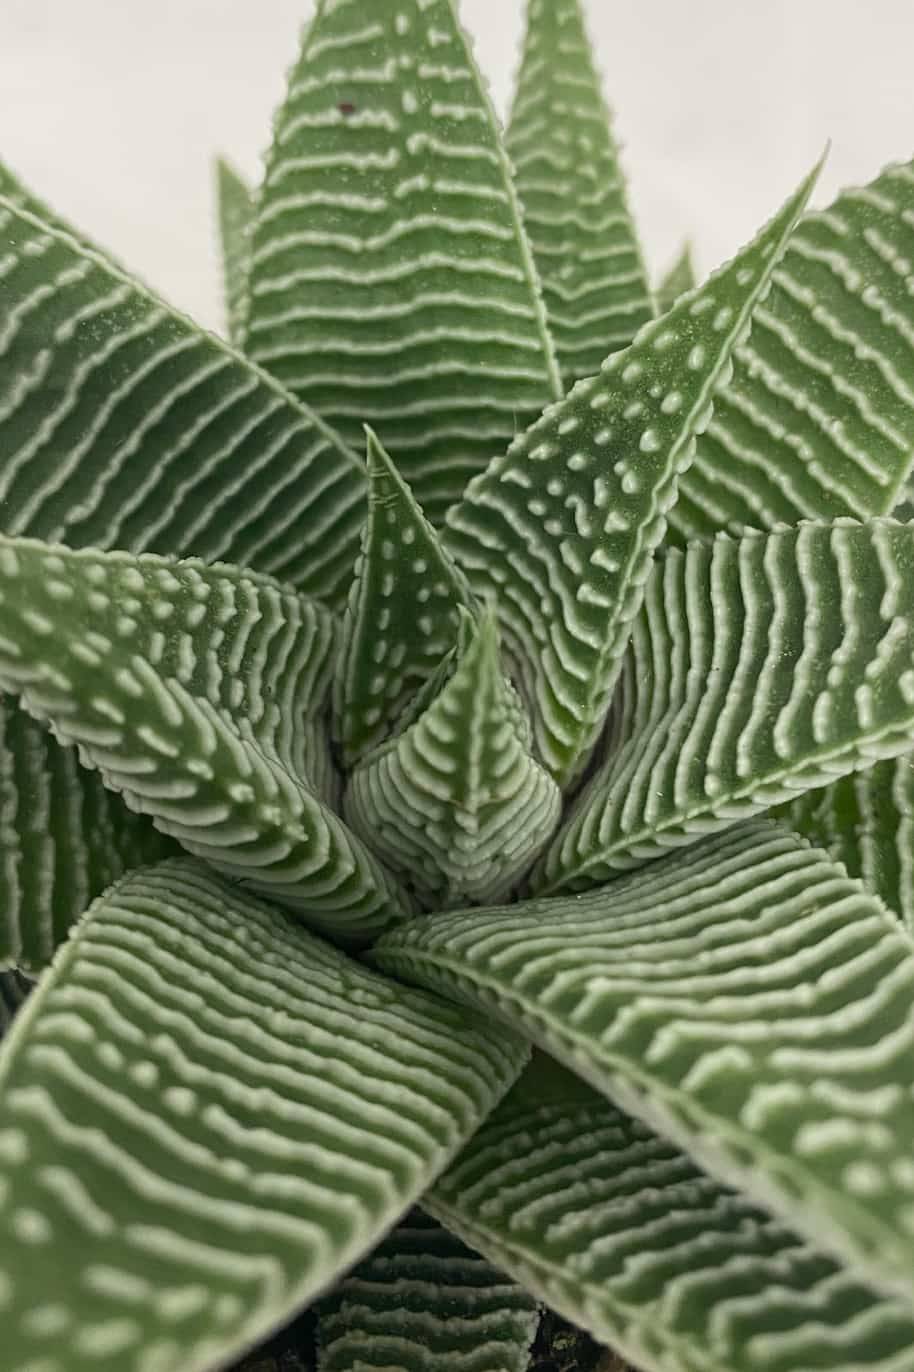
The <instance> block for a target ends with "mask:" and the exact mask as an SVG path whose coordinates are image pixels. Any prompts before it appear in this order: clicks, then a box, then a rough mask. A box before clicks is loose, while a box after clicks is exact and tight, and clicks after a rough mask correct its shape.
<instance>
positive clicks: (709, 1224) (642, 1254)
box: [423, 1079, 914, 1372]
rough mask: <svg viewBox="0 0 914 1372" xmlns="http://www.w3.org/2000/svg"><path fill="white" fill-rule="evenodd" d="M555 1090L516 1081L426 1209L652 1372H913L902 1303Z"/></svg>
mask: <svg viewBox="0 0 914 1372" xmlns="http://www.w3.org/2000/svg"><path fill="white" fill-rule="evenodd" d="M522 1080H523V1079H522ZM556 1086H557V1084H556V1083H555V1082H554V1081H553V1082H552V1083H551V1089H550V1095H549V1098H548V1099H546V1098H542V1099H541V1100H539V1101H534V1100H531V1099H525V1097H524V1094H523V1092H522V1091H521V1089H520V1087H515V1089H514V1091H512V1092H511V1093H510V1095H509V1096H508V1097H507V1098H506V1100H505V1101H504V1102H503V1104H502V1105H501V1106H499V1108H498V1110H496V1111H495V1113H494V1114H493V1115H491V1116H490V1117H489V1119H488V1120H487V1121H486V1123H485V1124H484V1125H483V1126H482V1128H481V1129H480V1130H479V1132H478V1133H477V1134H475V1135H474V1137H473V1139H472V1140H471V1141H470V1143H469V1144H468V1145H467V1147H466V1148H465V1149H464V1151H463V1152H462V1153H461V1154H460V1156H459V1157H458V1158H457V1161H456V1162H455V1163H454V1164H453V1165H452V1166H451V1167H450V1168H449V1169H448V1171H447V1172H445V1173H444V1175H443V1176H442V1177H441V1178H440V1179H439V1180H438V1182H437V1183H436V1185H435V1186H434V1187H433V1188H432V1190H431V1191H430V1192H429V1193H428V1195H427V1196H426V1197H425V1198H424V1199H423V1205H427V1206H429V1208H430V1209H431V1210H433V1211H434V1213H435V1214H437V1215H438V1216H439V1217H440V1218H441V1219H442V1220H443V1221H444V1222H445V1223H446V1224H447V1225H448V1227H449V1228H453V1229H455V1230H456V1231H457V1232H458V1233H461V1234H462V1235H463V1236H464V1237H465V1238H466V1240H467V1242H469V1243H472V1245H473V1246H474V1248H478V1249H479V1250H480V1251H481V1252H483V1253H485V1254H486V1255H487V1257H489V1258H490V1259H491V1260H492V1261H493V1262H496V1263H497V1264H498V1265H499V1267H501V1268H503V1269H504V1270H505V1271H506V1272H509V1273H510V1274H511V1275H512V1276H514V1277H515V1278H517V1280H519V1281H521V1282H523V1284H524V1285H525V1286H526V1287H527V1288H528V1289H529V1290H531V1291H535V1292H536V1293H537V1295H539V1296H540V1297H542V1299H543V1300H544V1301H546V1302H547V1303H548V1304H549V1305H550V1306H551V1307H552V1308H553V1309H557V1310H560V1311H561V1313H562V1314H563V1315H565V1316H566V1317H567V1318H568V1319H570V1320H573V1321H574V1322H575V1324H578V1325H583V1326H585V1327H586V1328H587V1329H588V1330H589V1331H590V1333H591V1334H593V1335H594V1336H595V1337H596V1338H598V1339H601V1340H605V1341H606V1342H608V1343H611V1344H612V1345H613V1346H614V1347H616V1348H620V1349H623V1350H624V1352H625V1354H626V1356H627V1357H628V1358H630V1359H631V1361H632V1363H634V1364H636V1365H637V1366H638V1367H639V1368H641V1369H642V1372H655V1370H656V1372H758V1370H759V1369H760V1368H765V1372H799V1369H803V1370H804V1372H806V1369H812V1368H827V1369H828V1372H863V1369H873V1372H876V1369H879V1372H908V1369H909V1368H910V1366H911V1348H912V1346H914V1317H912V1315H911V1311H910V1307H909V1306H908V1305H907V1304H906V1303H905V1302H902V1301H898V1300H893V1299H886V1298H883V1297H880V1296H878V1295H876V1294H874V1292H873V1291H872V1290H871V1289H870V1288H869V1287H866V1286H864V1285H863V1284H862V1283H860V1282H859V1281H857V1280H856V1279H855V1278H854V1277H853V1276H851V1275H850V1274H848V1273H847V1272H846V1271H843V1270H842V1269H841V1268H840V1267H839V1266H837V1265H836V1264H835V1263H834V1262H833V1261H832V1260H831V1259H830V1258H828V1257H826V1256H824V1255H823V1254H822V1253H820V1252H818V1251H817V1250H816V1249H815V1248H813V1247H811V1246H810V1245H809V1244H807V1243H805V1242H804V1241H803V1240H802V1239H799V1238H798V1237H797V1236H796V1235H795V1234H793V1233H791V1231H790V1230H789V1229H787V1228H785V1227H784V1225H782V1224H780V1223H779V1222H777V1221H776V1220H773V1219H772V1218H771V1217H770V1216H769V1215H768V1214H766V1213H765V1212H764V1211H761V1210H758V1209H756V1208H755V1207H754V1206H753V1205H752V1204H751V1203H750V1202H749V1201H747V1200H746V1198H745V1197H744V1196H741V1195H740V1194H739V1193H738V1192H734V1191H731V1190H729V1189H727V1188H725V1187H722V1186H720V1185H719V1184H718V1183H717V1182H715V1181H714V1180H713V1179H712V1178H710V1177H708V1176H706V1175H705V1174H704V1173H702V1172H700V1171H699V1170H698V1168H697V1167H696V1166H695V1165H694V1163H693V1162H692V1161H691V1160H690V1159H689V1158H688V1157H686V1155H685V1154H684V1153H681V1152H679V1150H678V1149H677V1148H676V1147H675V1146H674V1145H673V1144H670V1143H668V1142H667V1141H666V1140H665V1139H662V1138H660V1137H658V1135H656V1134H653V1133H652V1132H651V1131H650V1130H649V1129H647V1128H646V1127H645V1126H644V1125H643V1124H640V1123H638V1122H636V1121H634V1120H631V1119H629V1118H627V1117H626V1116H625V1115H623V1114H621V1113H620V1112H619V1111H618V1110H617V1109H616V1108H615V1107H614V1106H612V1105H610V1104H609V1102H608V1101H606V1100H603V1099H602V1098H601V1097H600V1096H598V1095H597V1094H596V1092H594V1091H591V1090H590V1089H589V1088H587V1087H585V1086H584V1085H583V1083H580V1082H577V1083H573V1084H572V1085H571V1086H570V1088H567V1089H564V1090H563V1089H561V1088H559V1090H558V1093H557V1089H556Z"/></svg>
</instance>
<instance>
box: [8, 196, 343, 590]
mask: <svg viewBox="0 0 914 1372" xmlns="http://www.w3.org/2000/svg"><path fill="white" fill-rule="evenodd" d="M0 246H2V252H0V369H2V374H3V378H4V380H3V383H2V385H0V455H2V460H0V519H2V527H3V530H4V532H6V533H11V534H27V535H32V536H34V537H38V538H44V539H47V540H48V541H50V542H57V541H60V542H64V543H67V544H69V545H71V546H90V545H91V546H97V547H102V548H111V547H119V548H125V549H129V550H130V551H131V552H143V551H146V550H153V551H155V552H159V553H175V554H179V555H180V554H185V553H189V554H193V555H194V556H200V557H204V558H206V559H207V560H216V559H219V558H230V559H232V560H233V561H236V562H238V563H239V564H241V565H244V566H251V567H254V568H256V569H257V570H258V571H263V572H268V573H272V574H275V575H279V576H282V577H283V578H284V580H286V581H288V582H289V583H290V584H292V585H294V586H295V587H296V588H297V589H299V590H301V591H303V592H305V593H306V594H308V595H313V596H316V597H318V598H320V599H325V600H327V601H329V602H331V603H334V604H342V603H343V601H344V600H345V595H346V591H347V588H348V582H349V577H350V575H351V572H352V565H353V563H354V561H355V557H356V553H357V551H358V539H359V528H360V524H361V521H362V518H363V516H364V502H365V474H364V468H363V466H362V464H361V463H360V462H359V461H358V459H357V458H356V457H355V455H354V454H353V453H351V452H350V451H349V450H348V449H346V448H345V447H343V445H342V443H341V442H340V440H339V439H338V438H336V437H335V436H334V435H333V434H332V433H331V432H330V430H328V429H327V428H326V427H325V426H324V425H323V424H322V423H321V422H320V421H318V420H317V419H316V418H315V417H314V415H312V414H310V413H309V412H308V411H307V410H306V409H305V408H304V407H302V406H301V405H300V404H298V402H296V401H295V400H293V399H292V398H291V397H290V396H288V395H287V394H286V393H285V392H284V391H283V390H282V389H281V388H280V387H279V386H278V385H277V384H276V383H275V382H274V381H272V380H270V378H268V377H266V376H265V375H264V374H263V373H262V372H260V371H258V370H257V369H256V368H255V367H253V366H251V364H250V363H247V362H245V361H244V359H243V358H241V357H240V356H239V355H238V354H237V353H234V352H232V351H231V349H229V348H228V347H226V346H225V344H223V343H221V342H220V341H219V340H218V339H217V338H215V337H213V336H212V335H209V334H206V333H203V332H202V331H201V330H199V329H197V328H196V326H195V325H193V324H192V323H191V322H190V321H189V320H187V319H185V318H184V317H183V316H181V315H177V314H174V313H173V312H172V311H171V310H169V309H168V308H167V306H165V305H163V304H162V303H161V302H160V301H158V300H156V299H155V298H154V297H153V296H150V295H148V294H147V293H146V292H145V291H144V290H143V289H142V288H141V287H139V286H137V285H136V284H135V283H134V282H132V281H130V280H129V279H128V278H126V277H125V276H123V275H121V274H120V273H119V272H118V271H117V270H116V269H115V268H113V267H111V266H110V265H109V264H108V263H107V262H106V261H105V260H103V259H102V258H100V257H98V256H96V255H93V254H91V253H89V252H86V251H84V250H83V249H82V248H80V247H79V245H78V244H77V243H76V242H74V240H72V239H71V238H69V237H67V236H66V235H64V234H59V233H57V232H56V231H54V230H52V229H50V228H48V227H47V225H45V224H43V223H41V222H40V221H39V220H38V219H36V218H34V217H32V216H30V215H28V214H26V213H24V212H20V211H17V210H16V209H15V208H14V207H13V206H12V205H11V204H9V203H8V202H5V201H3V200H2V199H0Z"/></svg>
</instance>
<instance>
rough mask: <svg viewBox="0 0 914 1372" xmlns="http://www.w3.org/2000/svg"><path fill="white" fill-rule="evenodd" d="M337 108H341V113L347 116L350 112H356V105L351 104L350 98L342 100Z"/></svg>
mask: <svg viewBox="0 0 914 1372" xmlns="http://www.w3.org/2000/svg"><path fill="white" fill-rule="evenodd" d="M337 109H338V110H339V112H340V114H345V115H347V116H348V115H350V114H355V105H352V104H350V102H349V101H348V100H342V101H341V102H340V103H339V104H338V105H337Z"/></svg>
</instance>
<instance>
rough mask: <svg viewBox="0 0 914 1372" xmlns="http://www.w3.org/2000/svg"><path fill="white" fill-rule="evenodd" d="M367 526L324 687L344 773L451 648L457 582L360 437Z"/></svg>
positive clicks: (373, 447) (462, 590)
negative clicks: (328, 687)
mask: <svg viewBox="0 0 914 1372" xmlns="http://www.w3.org/2000/svg"><path fill="white" fill-rule="evenodd" d="M368 480H369V496H368V520H367V523H366V526H365V532H364V534H363V538H362V553H361V556H360V558H359V561H358V563H357V564H356V570H355V576H354V578H353V583H352V587H351V589H350V592H349V603H348V605H347V607H346V614H345V616H344V619H343V632H342V647H341V651H340V656H339V662H338V667H337V674H336V680H335V683H334V686H335V690H334V708H335V715H336V731H337V734H338V737H339V739H340V742H341V745H342V750H343V757H344V760H345V761H346V763H347V764H349V765H352V764H353V763H355V762H357V761H358V760H359V758H360V757H362V756H363V755H364V754H365V753H366V752H368V751H369V750H370V749H372V748H374V747H377V746H378V744H380V743H383V742H384V740H385V739H387V738H389V737H390V735H391V734H392V733H393V732H394V730H395V726H396V724H397V720H398V718H399V717H400V716H401V715H402V713H403V710H404V708H405V707H406V706H407V705H408V704H409V702H410V700H411V698H412V697H414V696H415V695H416V692H417V691H418V690H419V689H420V687H421V686H422V685H424V683H425V682H426V681H428V680H429V679H430V678H432V677H434V675H435V673H436V672H437V671H438V668H439V667H440V665H441V662H442V660H443V659H444V658H445V657H446V656H447V654H448V653H449V652H450V651H451V649H452V648H453V647H454V644H455V642H456V639H457V628H458V623H459V618H460V615H459V611H460V609H461V608H463V609H465V610H468V611H472V612H474V613H475V606H474V601H473V596H472V594H471V592H470V590H469V587H468V586H467V584H466V582H465V580H464V578H463V577H462V576H461V574H460V572H459V571H458V570H457V568H456V567H455V566H454V564H453V562H452V561H451V559H450V558H449V557H448V555H447V553H446V552H445V550H444V548H443V547H442V545H441V540H440V538H439V536H438V534H437V533H436V532H435V530H434V528H433V527H432V525H431V524H429V522H428V520H427V519H426V518H425V516H424V515H423V513H422V511H421V510H420V509H419V506H418V505H417V503H416V501H415V500H414V498H413V496H412V493H411V492H410V490H409V487H408V486H407V485H406V483H405V482H404V481H403V479H402V478H401V477H400V476H399V475H398V473H397V469H396V467H395V466H394V464H393V463H392V462H391V460H390V458H389V457H388V455H387V453H385V451H384V449H383V448H382V447H381V445H380V443H379V442H378V440H377V438H376V437H375V435H374V434H373V433H372V432H371V431H370V430H369V432H368Z"/></svg>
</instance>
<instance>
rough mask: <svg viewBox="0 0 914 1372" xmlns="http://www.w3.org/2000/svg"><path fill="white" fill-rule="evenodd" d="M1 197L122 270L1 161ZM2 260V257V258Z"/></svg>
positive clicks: (0, 291)
mask: <svg viewBox="0 0 914 1372" xmlns="http://www.w3.org/2000/svg"><path fill="white" fill-rule="evenodd" d="M0 199H2V200H3V201H6V202H8V203H9V204H10V205H14V206H15V207H16V209H17V210H22V211H24V212H25V213H26V214H30V215H33V216H34V217H35V218H36V219H40V220H41V222H42V223H43V224H46V225H48V227H49V228H52V229H56V230H58V231H59V232H61V233H65V234H68V235H69V236H70V237H71V238H75V239H76V242H77V243H78V244H79V245H80V247H82V248H85V249H86V251H87V252H91V253H97V254H98V255H99V256H100V257H104V258H105V260H106V261H107V262H110V263H111V265H112V266H113V267H114V268H115V269H116V270H118V271H121V270H122V268H121V267H120V265H119V264H118V262H117V261H116V260H115V259H114V258H113V257H112V256H111V254H110V253H109V252H108V251H107V249H105V248H101V247H99V245H98V244H97V243H94V242H93V241H92V240H91V239H89V238H87V237H86V235H85V234H84V233H82V232H81V231H80V230H79V229H77V228H75V227H74V226H73V225H72V224H71V223H70V222H69V221H68V220H66V219H64V218H62V216H61V215H59V214H58V213H57V211H56V210H52V209H51V207H50V205H48V204H47V202H46V201H44V200H42V199H40V198H39V197H38V196H37V195H35V194H34V192H33V191H31V190H29V188H28V187H27V186H26V185H25V184H24V183H23V182H22V181H20V179H19V177H18V176H15V175H14V174H13V173H12V172H11V171H10V169H9V167H6V166H4V164H3V163H2V162H0ZM0 242H2V239H0ZM3 246H4V249H5V248H6V246H7V245H6V244H4V245H3ZM4 256H5V252H4ZM0 261H2V258H0ZM2 299H3V295H2V288H0V301H2Z"/></svg>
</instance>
